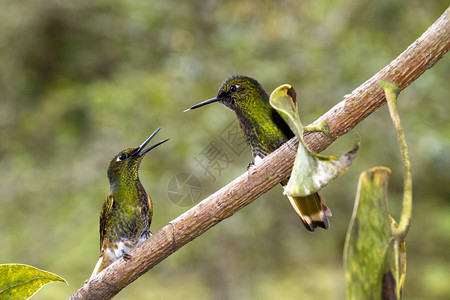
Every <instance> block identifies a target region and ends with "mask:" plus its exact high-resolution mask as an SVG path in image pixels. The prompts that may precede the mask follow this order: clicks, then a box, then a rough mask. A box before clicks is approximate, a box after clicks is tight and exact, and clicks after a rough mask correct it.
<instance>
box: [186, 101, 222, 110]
mask: <svg viewBox="0 0 450 300" xmlns="http://www.w3.org/2000/svg"><path fill="white" fill-rule="evenodd" d="M221 100H222V99H221V98H217V97H215V98H212V99H209V100H206V101H203V102H202V103H199V104H196V105H194V106H192V107H191V108H188V109H186V110H185V111H184V112H187V111H188V110H191V109H196V108H199V107H202V106H204V105H206V104H210V103H213V102H219V101H221Z"/></svg>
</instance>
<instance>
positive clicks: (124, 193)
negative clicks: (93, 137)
mask: <svg viewBox="0 0 450 300" xmlns="http://www.w3.org/2000/svg"><path fill="white" fill-rule="evenodd" d="M160 129H161V127H160V128H158V129H157V130H156V131H155V132H153V133H152V135H151V136H150V137H149V138H148V139H147V140H146V141H145V142H144V143H142V145H140V146H139V147H136V148H128V149H125V150H123V151H121V152H119V153H118V154H117V155H115V156H114V157H113V159H112V160H111V162H110V163H109V167H108V179H109V184H110V187H111V190H110V193H109V195H108V196H107V197H106V200H105V202H104V203H103V208H102V211H101V213H100V257H99V259H98V262H97V264H96V266H95V268H94V271H93V272H92V275H91V278H92V277H93V276H95V275H96V274H98V273H99V272H100V271H102V270H103V269H105V268H106V267H108V266H109V265H110V264H112V263H113V262H114V261H116V260H117V259H119V258H121V257H123V258H124V259H125V260H128V259H131V255H130V254H129V251H130V250H131V249H133V248H135V247H136V246H138V245H140V244H141V243H142V242H143V241H145V240H146V239H147V238H148V237H150V236H151V232H150V224H151V222H152V215H153V205H152V200H151V198H150V196H149V195H148V194H147V192H146V191H145V189H144V187H143V186H142V183H141V182H140V180H139V174H138V172H139V166H140V164H141V161H142V159H143V158H144V156H145V155H146V154H147V153H148V152H149V151H150V150H152V149H154V148H156V147H157V146H159V145H161V144H162V143H165V142H167V141H168V140H169V139H165V140H163V141H161V142H159V143H156V144H155V145H153V146H150V147H149V148H147V149H145V147H146V146H147V144H148V143H149V142H150V141H151V140H152V138H153V137H154V136H155V135H156V134H157V133H158V131H159V130H160Z"/></svg>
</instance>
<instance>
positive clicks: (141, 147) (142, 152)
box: [134, 127, 169, 156]
mask: <svg viewBox="0 0 450 300" xmlns="http://www.w3.org/2000/svg"><path fill="white" fill-rule="evenodd" d="M159 130H161V127H159V128H158V129H156V130H155V132H153V133H152V135H151V136H150V137H149V138H148V139H146V140H145V142H143V143H142V145H140V146H139V148H137V150H136V152H135V153H134V155H139V156H143V155H145V154H146V153H147V152H149V151H150V150H152V149H153V148H156V147H158V146H159V145H161V144H162V143H165V142H167V141H168V140H169V139H165V140H163V141H161V142H159V143H156V144H154V145H153V146H150V147H149V148H147V149H145V150H144V148H145V146H147V144H148V143H149V142H150V141H151V140H152V138H153V137H154V136H155V135H156V134H157V133H158V131H159Z"/></svg>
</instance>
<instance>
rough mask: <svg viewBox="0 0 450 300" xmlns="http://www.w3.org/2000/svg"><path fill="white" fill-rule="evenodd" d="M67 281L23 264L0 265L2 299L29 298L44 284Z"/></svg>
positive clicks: (0, 297) (0, 294)
mask: <svg viewBox="0 0 450 300" xmlns="http://www.w3.org/2000/svg"><path fill="white" fill-rule="evenodd" d="M54 281H61V282H65V283H66V284H68V283H67V281H66V280H65V279H63V278H61V277H59V276H58V275H55V274H53V273H50V272H47V271H43V270H39V269H37V268H35V267H32V266H28V265H22V264H4V265H0V299H14V300H16V299H28V298H29V297H31V296H32V295H34V294H35V293H36V292H37V291H38V290H39V289H40V288H41V287H43V286H44V285H46V284H48V283H50V282H54Z"/></svg>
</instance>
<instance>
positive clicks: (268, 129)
mask: <svg viewBox="0 0 450 300" xmlns="http://www.w3.org/2000/svg"><path fill="white" fill-rule="evenodd" d="M214 102H220V103H222V104H223V105H225V106H226V107H227V108H229V109H231V110H232V111H234V112H235V113H236V116H237V118H238V120H239V124H240V127H241V129H242V132H243V134H244V138H245V141H246V142H247V144H248V146H249V147H250V149H251V151H252V155H253V158H254V160H255V164H258V162H259V161H260V160H261V159H262V158H264V157H265V156H267V155H268V154H269V153H271V152H273V151H275V150H276V149H278V148H279V147H280V146H281V145H283V144H284V143H285V142H287V141H288V140H289V139H291V138H292V137H294V133H293V132H292V131H291V130H290V128H289V126H288V124H287V123H286V122H284V120H283V119H282V117H281V116H280V115H279V114H278V112H277V111H276V110H275V109H274V108H273V107H272V106H271V105H270V103H269V94H268V93H267V92H266V91H265V90H264V88H263V87H262V86H261V85H260V84H259V83H258V81H256V80H255V79H253V78H251V77H249V76H243V75H235V76H231V77H229V78H228V79H227V80H225V82H223V83H222V85H221V86H220V88H219V91H218V94H217V96H216V97H214V98H212V99H209V100H206V101H204V102H201V103H199V104H197V105H194V106H192V107H191V108H189V109H187V110H185V111H188V110H191V109H196V108H199V107H202V106H204V105H207V104H210V103H214ZM287 182H288V180H284V181H282V182H281V185H282V186H285V185H286V184H287ZM288 198H289V201H290V203H291V205H292V207H293V208H294V210H295V212H296V213H297V215H298V216H299V217H300V219H301V220H302V222H303V224H304V225H305V227H306V229H308V230H309V231H314V230H315V229H316V228H317V227H320V228H323V229H328V227H329V221H328V216H331V211H330V210H329V209H328V207H327V206H326V204H325V202H324V201H323V199H322V197H321V196H320V195H319V194H318V193H315V194H313V195H310V196H307V197H291V196H288Z"/></svg>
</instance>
